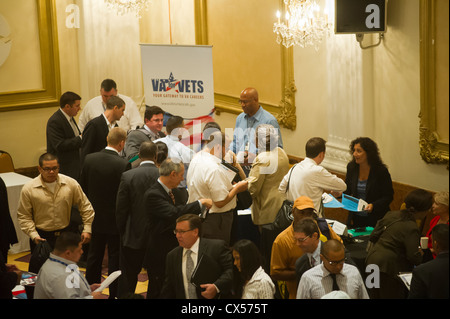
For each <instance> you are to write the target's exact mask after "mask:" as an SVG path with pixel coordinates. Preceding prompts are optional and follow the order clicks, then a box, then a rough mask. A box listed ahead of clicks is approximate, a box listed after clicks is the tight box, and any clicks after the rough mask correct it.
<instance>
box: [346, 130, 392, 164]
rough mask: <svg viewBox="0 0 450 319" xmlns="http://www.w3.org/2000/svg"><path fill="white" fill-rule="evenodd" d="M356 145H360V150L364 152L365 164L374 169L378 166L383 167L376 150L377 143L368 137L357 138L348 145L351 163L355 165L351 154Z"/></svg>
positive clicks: (378, 152)
mask: <svg viewBox="0 0 450 319" xmlns="http://www.w3.org/2000/svg"><path fill="white" fill-rule="evenodd" d="M356 144H359V145H361V148H362V149H363V150H364V151H365V152H366V154H367V162H368V163H369V165H370V166H371V167H375V166H378V165H382V166H384V163H383V161H382V160H381V157H380V151H379V149H378V145H377V143H375V142H374V141H373V140H371V139H370V138H368V137H358V138H356V139H354V140H353V141H352V142H351V143H350V154H351V155H352V162H354V163H356V162H355V158H353V152H354V150H355V145H356Z"/></svg>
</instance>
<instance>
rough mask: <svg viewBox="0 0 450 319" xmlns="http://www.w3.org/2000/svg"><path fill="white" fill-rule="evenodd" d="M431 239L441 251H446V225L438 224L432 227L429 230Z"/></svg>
mask: <svg viewBox="0 0 450 319" xmlns="http://www.w3.org/2000/svg"><path fill="white" fill-rule="evenodd" d="M431 234H432V235H431V237H432V240H433V241H436V242H437V243H438V245H439V247H440V250H441V251H445V250H447V251H448V225H447V224H439V225H436V226H434V227H433V229H432V230H431Z"/></svg>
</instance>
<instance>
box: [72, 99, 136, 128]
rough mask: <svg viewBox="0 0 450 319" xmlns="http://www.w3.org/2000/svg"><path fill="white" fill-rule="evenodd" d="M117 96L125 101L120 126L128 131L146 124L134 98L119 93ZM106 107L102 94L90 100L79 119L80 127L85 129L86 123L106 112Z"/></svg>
mask: <svg viewBox="0 0 450 319" xmlns="http://www.w3.org/2000/svg"><path fill="white" fill-rule="evenodd" d="M117 96H118V97H120V98H121V99H122V100H123V101H124V102H125V112H124V114H123V116H122V118H121V119H120V120H119V121H118V122H117V124H118V125H119V127H121V128H123V129H124V130H125V131H128V130H130V129H136V127H140V126H142V125H143V124H144V120H143V119H142V116H141V114H140V112H139V109H138V107H137V105H136V103H135V102H134V101H133V99H131V98H130V97H128V96H126V95H123V94H117ZM105 108H106V106H105V105H104V103H103V100H102V97H101V95H99V96H96V97H94V98H92V99H91V100H89V101H88V102H87V103H86V105H85V106H84V107H83V110H82V111H81V114H80V117H79V120H78V127H79V128H80V130H81V131H83V130H84V128H85V126H86V124H87V123H88V122H89V121H90V120H92V119H93V118H95V117H97V116H99V115H100V114H102V113H103V112H105Z"/></svg>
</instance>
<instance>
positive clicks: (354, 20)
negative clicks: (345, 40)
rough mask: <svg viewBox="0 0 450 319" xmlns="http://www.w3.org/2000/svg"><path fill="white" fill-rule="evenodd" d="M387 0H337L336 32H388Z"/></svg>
mask: <svg viewBox="0 0 450 319" xmlns="http://www.w3.org/2000/svg"><path fill="white" fill-rule="evenodd" d="M386 5H387V0H335V21H334V29H335V30H334V32H335V34H346V33H354V34H359V33H384V32H386V27H387V26H386Z"/></svg>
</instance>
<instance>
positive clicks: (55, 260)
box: [48, 257, 91, 291]
mask: <svg viewBox="0 0 450 319" xmlns="http://www.w3.org/2000/svg"><path fill="white" fill-rule="evenodd" d="M48 259H50V260H51V261H53V262H56V263H60V264H62V265H64V266H66V267H69V264H66V263H65V262H63V261H61V260H58V259H55V258H52V257H48ZM74 265H75V266H76V264H74ZM76 267H77V270H74V271H72V272H76V273H78V276H80V278H81V281H82V282H83V283H84V284H85V286H86V287H87V288H88V289H89V291H90V290H91V287H90V286H89V284H88V283H87V282H86V280H85V278H84V277H83V276H82V275H81V273H80V271H79V269H78V266H76ZM70 269H71V268H70Z"/></svg>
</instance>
